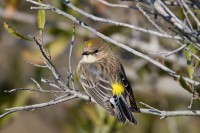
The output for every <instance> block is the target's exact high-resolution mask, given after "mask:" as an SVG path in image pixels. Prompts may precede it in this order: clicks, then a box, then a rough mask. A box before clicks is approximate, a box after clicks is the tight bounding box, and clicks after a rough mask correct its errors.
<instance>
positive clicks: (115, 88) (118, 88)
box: [112, 83, 124, 96]
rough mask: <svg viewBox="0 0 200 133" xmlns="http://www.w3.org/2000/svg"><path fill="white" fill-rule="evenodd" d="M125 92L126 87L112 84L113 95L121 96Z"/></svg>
mask: <svg viewBox="0 0 200 133" xmlns="http://www.w3.org/2000/svg"><path fill="white" fill-rule="evenodd" d="M123 92H124V86H123V85H122V84H121V83H113V84H112V93H113V95H117V96H120V95H122V93H123Z"/></svg>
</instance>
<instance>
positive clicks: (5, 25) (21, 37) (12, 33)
mask: <svg viewBox="0 0 200 133" xmlns="http://www.w3.org/2000/svg"><path fill="white" fill-rule="evenodd" d="M4 28H5V30H7V31H8V33H9V34H10V35H12V36H13V37H16V38H19V39H24V40H28V41H32V40H31V39H30V38H28V37H26V36H25V35H22V34H21V33H19V32H18V31H17V30H15V29H14V28H13V27H11V26H10V25H9V24H8V23H6V22H4Z"/></svg>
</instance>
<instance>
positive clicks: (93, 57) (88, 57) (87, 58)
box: [80, 55, 97, 63]
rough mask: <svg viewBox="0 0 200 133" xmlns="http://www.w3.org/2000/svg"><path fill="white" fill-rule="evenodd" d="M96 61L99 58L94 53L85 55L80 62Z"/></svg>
mask: <svg viewBox="0 0 200 133" xmlns="http://www.w3.org/2000/svg"><path fill="white" fill-rule="evenodd" d="M96 61H97V58H96V57H95V56H94V55H83V58H82V59H81V61H80V62H85V63H94V62H96Z"/></svg>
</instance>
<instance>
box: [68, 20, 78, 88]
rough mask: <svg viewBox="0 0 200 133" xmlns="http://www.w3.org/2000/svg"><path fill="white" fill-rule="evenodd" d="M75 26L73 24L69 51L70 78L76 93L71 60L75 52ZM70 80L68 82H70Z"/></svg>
mask: <svg viewBox="0 0 200 133" xmlns="http://www.w3.org/2000/svg"><path fill="white" fill-rule="evenodd" d="M75 26H76V24H75V23H74V22H73V31H72V40H71V45H70V51H69V76H68V77H69V78H70V79H71V83H72V89H73V90H74V91H75V86H74V81H73V73H72V66H71V58H72V52H73V46H74V38H75V37H74V36H75ZM69 78H68V82H69Z"/></svg>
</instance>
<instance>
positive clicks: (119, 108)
mask: <svg viewBox="0 0 200 133" xmlns="http://www.w3.org/2000/svg"><path fill="white" fill-rule="evenodd" d="M114 101H115V110H116V115H117V119H118V121H119V122H121V123H125V122H126V120H127V119H128V121H129V122H131V123H133V124H135V125H136V124H137V121H136V119H135V118H134V117H133V114H132V113H131V110H130V108H129V107H128V104H127V102H126V99H125V97H124V96H120V97H118V96H114Z"/></svg>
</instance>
